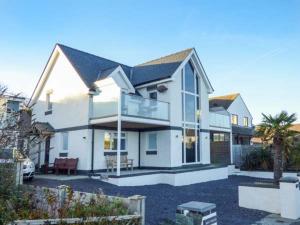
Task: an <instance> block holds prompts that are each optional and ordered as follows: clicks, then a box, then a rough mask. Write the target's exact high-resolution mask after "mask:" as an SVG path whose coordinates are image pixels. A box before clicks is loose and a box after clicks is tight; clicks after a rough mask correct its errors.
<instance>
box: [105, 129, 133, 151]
mask: <svg viewBox="0 0 300 225" xmlns="http://www.w3.org/2000/svg"><path fill="white" fill-rule="evenodd" d="M105 133H109V135H110V145H109V146H110V148H109V149H106V148H105V146H104V141H105V140H104V139H105ZM123 135H124V136H123ZM115 137H116V138H117V137H118V133H117V132H116V131H104V133H103V150H104V152H117V149H112V146H113V145H112V141H113V139H114V138H115ZM121 139H124V140H125V149H121V152H127V151H128V150H127V133H126V132H121Z"/></svg>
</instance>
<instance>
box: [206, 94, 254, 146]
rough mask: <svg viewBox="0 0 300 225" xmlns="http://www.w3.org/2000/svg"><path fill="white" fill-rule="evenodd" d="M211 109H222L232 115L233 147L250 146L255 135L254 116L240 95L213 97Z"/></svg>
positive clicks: (210, 102) (210, 103)
mask: <svg viewBox="0 0 300 225" xmlns="http://www.w3.org/2000/svg"><path fill="white" fill-rule="evenodd" d="M209 107H210V108H211V109H212V108H215V107H222V108H224V109H225V110H226V111H227V112H228V113H230V116H231V126H232V139H231V141H232V144H233V145H250V143H251V142H250V141H251V138H252V137H253V134H254V126H253V124H252V115H251V113H250V111H249V109H248V107H247V105H246V103H245V102H244V100H243V98H242V97H241V95H240V94H239V93H238V94H229V95H224V96H216V97H212V98H210V99H209Z"/></svg>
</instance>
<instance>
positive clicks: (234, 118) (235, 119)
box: [231, 114, 238, 125]
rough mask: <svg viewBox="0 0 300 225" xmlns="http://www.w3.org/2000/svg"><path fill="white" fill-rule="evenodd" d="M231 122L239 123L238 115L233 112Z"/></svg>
mask: <svg viewBox="0 0 300 225" xmlns="http://www.w3.org/2000/svg"><path fill="white" fill-rule="evenodd" d="M231 123H232V124H233V125H238V115H235V114H233V115H232V116H231Z"/></svg>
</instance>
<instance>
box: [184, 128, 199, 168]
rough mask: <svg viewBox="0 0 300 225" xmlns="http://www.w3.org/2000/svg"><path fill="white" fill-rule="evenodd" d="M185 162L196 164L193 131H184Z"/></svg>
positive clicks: (194, 135)
mask: <svg viewBox="0 0 300 225" xmlns="http://www.w3.org/2000/svg"><path fill="white" fill-rule="evenodd" d="M185 139H186V140H185V162H186V163H194V162H196V134H195V130H194V129H186V130H185Z"/></svg>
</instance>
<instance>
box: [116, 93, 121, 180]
mask: <svg viewBox="0 0 300 225" xmlns="http://www.w3.org/2000/svg"><path fill="white" fill-rule="evenodd" d="M121 101H122V92H121V88H120V89H119V99H118V143H117V176H120V175H121V106H122V103H121Z"/></svg>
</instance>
